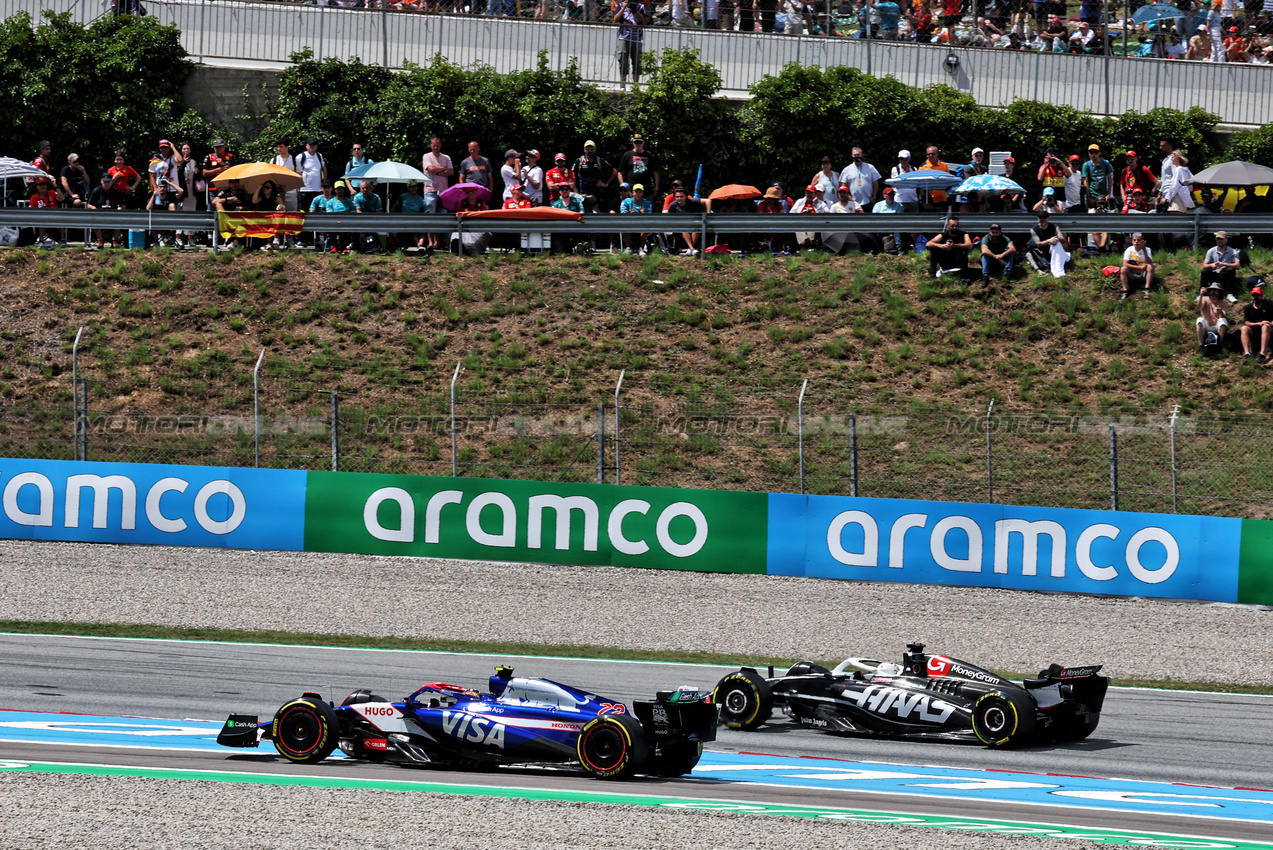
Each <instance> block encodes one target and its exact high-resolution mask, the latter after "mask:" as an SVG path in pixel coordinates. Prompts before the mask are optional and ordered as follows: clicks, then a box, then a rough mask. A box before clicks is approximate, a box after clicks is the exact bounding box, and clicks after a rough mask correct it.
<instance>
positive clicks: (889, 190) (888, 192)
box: [884, 186, 895, 195]
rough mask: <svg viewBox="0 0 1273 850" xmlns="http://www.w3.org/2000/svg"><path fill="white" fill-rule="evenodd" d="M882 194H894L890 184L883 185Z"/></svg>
mask: <svg viewBox="0 0 1273 850" xmlns="http://www.w3.org/2000/svg"><path fill="white" fill-rule="evenodd" d="M884 194H886V195H892V194H895V192H894V191H893V187H892V186H885V187H884Z"/></svg>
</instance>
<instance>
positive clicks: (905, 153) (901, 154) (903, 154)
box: [897, 151, 911, 159]
mask: <svg viewBox="0 0 1273 850" xmlns="http://www.w3.org/2000/svg"><path fill="white" fill-rule="evenodd" d="M897 158H898V159H910V158H911V152H910V151H898V152H897Z"/></svg>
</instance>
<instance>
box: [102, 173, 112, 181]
mask: <svg viewBox="0 0 1273 850" xmlns="http://www.w3.org/2000/svg"><path fill="white" fill-rule="evenodd" d="M114 179H115V175H113V174H111V173H110V172H109V171H103V172H102V182H103V183H110V182H111V181H112V180H114Z"/></svg>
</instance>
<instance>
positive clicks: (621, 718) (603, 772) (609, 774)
mask: <svg viewBox="0 0 1273 850" xmlns="http://www.w3.org/2000/svg"><path fill="white" fill-rule="evenodd" d="M648 752H649V749H648V745H647V744H646V741H645V730H644V729H642V728H641V724H640V723H639V722H638V721H637V720H636V718H633V717H629V716H627V715H625V714H603V715H601V716H600V717H595V718H593V719H592V720H589V721H588V722H587V723H586V724H585V725H584V727H583V731H582V732H580V733H579V740H578V741H577V742H576V743H575V753H576V754H577V755H578V756H579V763H580V764H582V765H583V769H584V770H586V771H588V773H590V774H592V776H593V777H595V778H597V779H627V778H628V777H630V776H632V775H633V774H636V773H639V772H640V771H641V770H642V769H643V768H644V767H645V761H646V757H647V755H648Z"/></svg>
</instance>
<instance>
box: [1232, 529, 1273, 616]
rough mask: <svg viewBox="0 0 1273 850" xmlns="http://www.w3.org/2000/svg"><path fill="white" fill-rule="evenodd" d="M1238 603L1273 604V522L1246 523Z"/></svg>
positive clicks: (1239, 553) (1241, 554)
mask: <svg viewBox="0 0 1273 850" xmlns="http://www.w3.org/2000/svg"><path fill="white" fill-rule="evenodd" d="M1238 601H1239V602H1246V603H1248V604H1252V605H1273V521H1271V520H1267V519H1244V520H1242V546H1241V548H1240V549H1239V550H1238Z"/></svg>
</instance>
